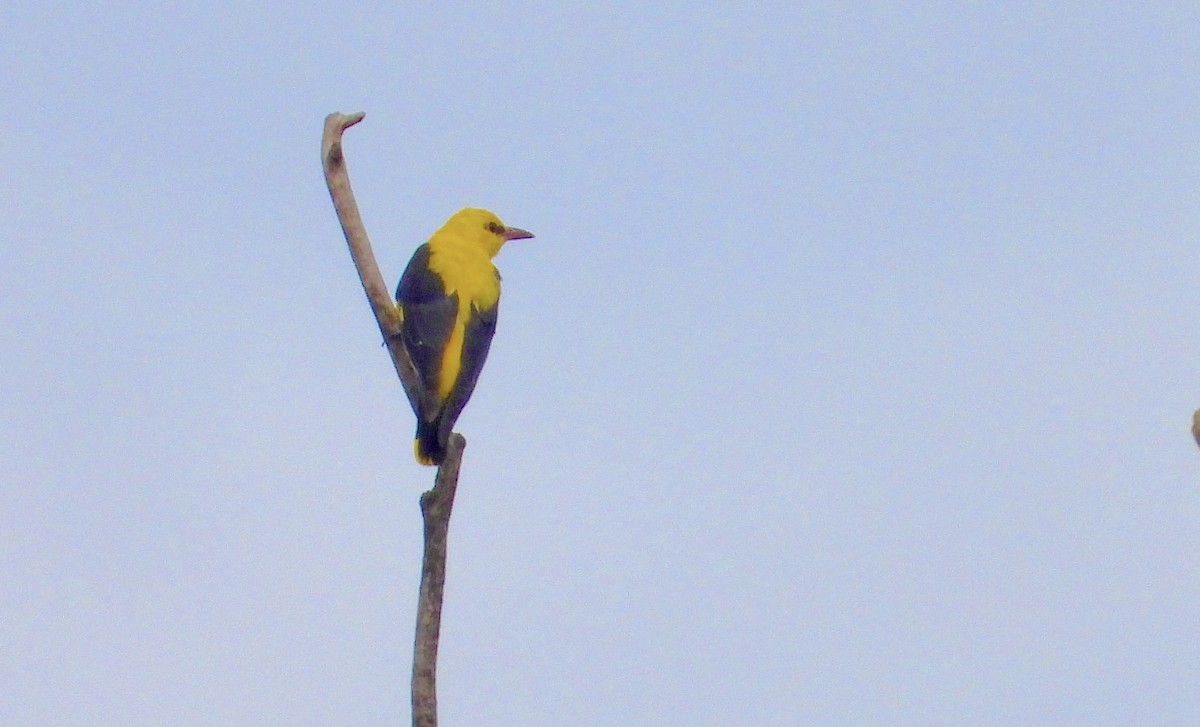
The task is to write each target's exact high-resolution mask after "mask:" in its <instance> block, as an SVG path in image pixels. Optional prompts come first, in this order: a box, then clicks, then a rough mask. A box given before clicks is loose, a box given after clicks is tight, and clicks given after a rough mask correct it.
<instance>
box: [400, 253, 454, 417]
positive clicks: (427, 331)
mask: <svg viewBox="0 0 1200 727" xmlns="http://www.w3.org/2000/svg"><path fill="white" fill-rule="evenodd" d="M396 303H397V304H398V305H399V306H400V309H401V311H402V312H403V313H404V321H403V323H402V324H401V329H400V335H401V337H402V338H403V341H404V348H405V350H407V351H408V355H409V357H410V358H412V361H413V365H414V366H416V368H417V373H418V374H419V375H420V377H421V386H422V388H424V389H425V391H426V399H427V400H428V401H437V390H438V380H439V378H440V374H441V370H442V354H443V352H444V351H445V349H446V342H447V341H448V340H449V338H450V332H451V331H452V330H453V329H454V318H455V316H456V315H458V296H457V295H452V296H447V295H446V287H445V286H444V285H443V284H442V279H441V278H439V277H438V276H437V275H436V274H435V273H434V272H433V271H432V270H430V269H429V245H428V243H426V244H424V245H421V246H420V247H418V248H417V251H416V252H415V253H413V256H412V259H411V260H409V261H408V267H407V268H405V269H404V275H402V276H401V277H400V285H399V286H397V287H396ZM415 406H416V405H415V404H414V407H415ZM441 410H442V407H440V406H439V407H438V409H437V410H435V411H416V412H415V413H416V415H417V418H418V419H420V420H423V421H433V420H434V419H436V418H437V416H438V414H439V412H440V411H441Z"/></svg>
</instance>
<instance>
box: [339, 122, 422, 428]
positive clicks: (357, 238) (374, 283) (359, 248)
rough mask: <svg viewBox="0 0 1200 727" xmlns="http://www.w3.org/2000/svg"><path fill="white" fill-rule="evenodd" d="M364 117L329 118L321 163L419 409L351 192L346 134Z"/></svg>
mask: <svg viewBox="0 0 1200 727" xmlns="http://www.w3.org/2000/svg"><path fill="white" fill-rule="evenodd" d="M364 115H365V114H363V112H361V111H360V112H358V113H356V114H350V115H349V116H347V115H345V114H336V113H334V114H330V115H328V116H326V117H325V133H324V135H323V136H322V138H321V163H322V166H323V167H324V168H325V184H326V185H327V186H328V187H329V196H330V197H332V198H333V207H334V209H335V210H337V216H338V221H339V222H341V223H342V232H343V233H345V235H346V244H347V245H349V246H350V257H352V258H353V259H354V267H355V268H357V269H358V277H359V279H360V280H362V286H363V291H364V292H366V294H367V300H368V301H370V303H371V310H372V311H373V312H374V313H375V320H376V321H378V322H379V331H380V333H382V334H383V341H384V343H385V344H387V349H388V353H389V354H390V355H391V357H392V363H393V364H394V365H395V367H396V374H397V375H398V376H399V377H400V383H401V384H402V385H403V386H404V393H405V395H407V396H408V400H409V402H410V403H412V404H413V409H414V410H416V409H420V408H421V407H418V406H417V404H418V402H419V401H420V398H421V396H422V393H421V385H420V380H419V379H418V377H417V369H416V367H415V366H413V362H412V359H410V358H409V357H408V352H407V351H405V350H404V346H403V345H402V344H401V341H400V313H399V310H398V309H397V308H396V304H395V303H393V302H392V296H391V295H390V294H389V293H388V288H387V285H385V284H384V282H383V275H382V274H381V273H380V272H379V264H378V263H377V262H375V253H374V252H373V251H372V250H371V241H370V240H369V239H368V238H367V228H366V227H365V226H363V221H362V216H361V215H360V214H359V213H358V203H357V202H355V201H354V192H353V191H352V190H351V189H350V174H349V173H348V172H347V171H346V157H345V155H344V153H343V151H342V132H344V131H345V130H346V129H348V128H350V127H351V126H354V125H355V124H357V123H358V122H360V121H362V120H363V116H364ZM431 408H433V407H425V409H426V410H428V409H431Z"/></svg>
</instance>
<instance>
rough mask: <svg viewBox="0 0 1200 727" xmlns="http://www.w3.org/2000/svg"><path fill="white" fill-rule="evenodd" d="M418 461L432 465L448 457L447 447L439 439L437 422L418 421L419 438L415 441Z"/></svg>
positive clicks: (414, 450) (414, 445)
mask: <svg viewBox="0 0 1200 727" xmlns="http://www.w3.org/2000/svg"><path fill="white" fill-rule="evenodd" d="M413 452H414V453H415V454H416V456H417V462H419V463H421V464H423V465H426V466H428V467H432V466H434V465H440V464H441V463H442V460H444V459H446V447H445V445H443V444H442V442H441V440H440V439H438V425H437V422H424V421H419V422H417V438H416V441H414V442H413Z"/></svg>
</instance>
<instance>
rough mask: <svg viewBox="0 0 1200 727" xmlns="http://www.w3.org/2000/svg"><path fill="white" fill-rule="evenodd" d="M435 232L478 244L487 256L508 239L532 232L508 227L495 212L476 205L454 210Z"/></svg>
mask: <svg viewBox="0 0 1200 727" xmlns="http://www.w3.org/2000/svg"><path fill="white" fill-rule="evenodd" d="M435 234H439V235H440V234H447V235H454V236H455V237H459V238H462V239H464V240H467V241H468V242H470V243H472V244H476V245H479V247H480V248H481V249H483V250H484V251H486V252H487V255H488V257H495V255H496V253H498V252H500V248H501V247H504V243H506V242H508V241H509V240H523V239H526V238H530V237H533V233H532V232H526V231H525V230H522V229H520V228H517V227H508V226H507V225H505V224H504V223H503V222H501V221H500V218H499V217H497V216H496V215H495V214H493V213H491V212H489V211H487V210H483V209H479V208H477V207H465V208H463V209H461V210H459V211H458V212H455V213H454V214H453V215H452V216H451V217H450V219H448V220H446V224H444V225H442V229H440V230H438V231H437V233H435Z"/></svg>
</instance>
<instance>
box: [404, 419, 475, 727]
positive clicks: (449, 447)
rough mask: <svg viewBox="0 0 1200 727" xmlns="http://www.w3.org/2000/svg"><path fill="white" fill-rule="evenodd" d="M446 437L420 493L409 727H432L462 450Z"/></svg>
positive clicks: (458, 438) (457, 438)
mask: <svg viewBox="0 0 1200 727" xmlns="http://www.w3.org/2000/svg"><path fill="white" fill-rule="evenodd" d="M466 445H467V442H466V440H465V439H463V438H462V435H460V434H457V433H455V434H451V435H450V440H449V441H448V442H447V443H446V459H445V461H444V462H443V463H442V466H441V467H438V473H437V480H436V481H435V483H434V485H433V489H432V490H429V491H428V492H426V493H424V494H423V495H421V515H422V516H424V518H425V557H424V559H423V560H422V562H421V595H420V596H419V597H418V598H419V600H418V602H417V636H416V639H415V641H414V643H413V674H412V707H413V727H437V653H438V639H439V637H440V636H441V629H442V595H443V593H444V590H445V586H446V536H447V533H448V531H449V528H450V510H451V509H452V508H453V507H454V493H455V492H456V491H457V489H458V470H459V465H460V463H461V462H462V452H463V447H465V446H466Z"/></svg>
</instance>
